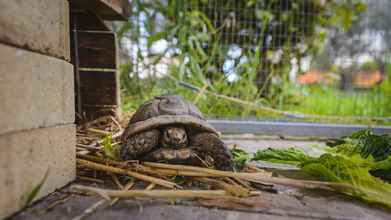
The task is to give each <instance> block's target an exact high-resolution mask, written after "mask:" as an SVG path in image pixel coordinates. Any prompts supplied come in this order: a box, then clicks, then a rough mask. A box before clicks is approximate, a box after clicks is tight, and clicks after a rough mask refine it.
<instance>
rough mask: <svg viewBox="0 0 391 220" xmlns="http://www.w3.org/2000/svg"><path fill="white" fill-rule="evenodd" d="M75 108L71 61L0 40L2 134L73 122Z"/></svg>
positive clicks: (0, 128)
mask: <svg viewBox="0 0 391 220" xmlns="http://www.w3.org/2000/svg"><path fill="white" fill-rule="evenodd" d="M18 2H19V1H18ZM0 5H1V4H0ZM74 109H75V104H74V75H73V66H72V65H71V64H69V63H67V62H65V61H63V60H60V59H57V58H53V57H49V56H45V55H41V54H38V53H33V52H30V51H27V50H23V49H19V48H15V47H11V46H7V45H4V44H0V122H1V126H0V134H3V133H6V132H12V131H18V130H28V129H32V128H39V127H49V126H54V125H61V124H68V123H73V122H74V118H75V110H74Z"/></svg>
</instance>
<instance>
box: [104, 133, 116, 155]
mask: <svg viewBox="0 0 391 220" xmlns="http://www.w3.org/2000/svg"><path fill="white" fill-rule="evenodd" d="M102 146H103V152H104V154H105V156H106V157H108V158H109V159H112V160H119V158H120V157H119V147H118V145H117V144H115V143H113V136H112V135H111V134H109V135H106V136H105V137H104V138H103V139H102Z"/></svg>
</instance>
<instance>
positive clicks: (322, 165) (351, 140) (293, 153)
mask: <svg viewBox="0 0 391 220" xmlns="http://www.w3.org/2000/svg"><path fill="white" fill-rule="evenodd" d="M335 143H338V144H334V145H333V147H332V148H329V149H326V152H325V153H324V154H323V155H321V156H320V157H317V158H316V157H311V156H309V155H307V154H306V153H305V152H304V151H302V150H300V149H296V148H287V149H271V148H269V149H266V150H260V151H258V152H257V153H256V154H255V156H254V157H253V158H252V160H264V161H269V162H274V163H283V164H293V165H296V166H298V167H300V168H301V170H302V171H304V172H305V173H307V174H309V175H311V176H312V177H315V178H316V179H319V180H322V181H331V182H338V183H347V184H350V185H352V186H354V190H346V189H345V190H341V189H336V190H338V191H340V192H342V193H345V194H348V195H351V196H355V197H358V198H361V199H363V200H365V201H368V202H374V203H380V204H383V205H386V206H388V207H391V199H390V198H391V184H389V183H387V182H384V181H383V180H391V155H390V154H391V137H390V136H389V135H375V134H373V133H372V132H371V131H370V130H361V131H358V132H355V133H353V134H352V135H350V136H348V137H343V138H341V139H338V140H337V141H336V142H335ZM378 177H379V178H378Z"/></svg>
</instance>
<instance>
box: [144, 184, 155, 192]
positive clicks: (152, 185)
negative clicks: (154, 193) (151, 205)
mask: <svg viewBox="0 0 391 220" xmlns="http://www.w3.org/2000/svg"><path fill="white" fill-rule="evenodd" d="M155 186H156V184H154V183H151V184H149V185H148V186H147V188H145V190H152V189H153V188H155Z"/></svg>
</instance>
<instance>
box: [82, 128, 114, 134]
mask: <svg viewBox="0 0 391 220" xmlns="http://www.w3.org/2000/svg"><path fill="white" fill-rule="evenodd" d="M87 131H88V132H92V133H95V134H99V135H109V134H111V132H109V131H104V130H100V129H96V128H88V129H87Z"/></svg>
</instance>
